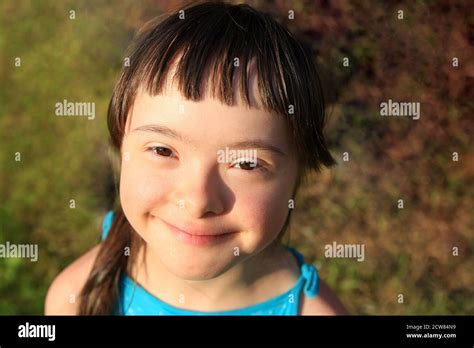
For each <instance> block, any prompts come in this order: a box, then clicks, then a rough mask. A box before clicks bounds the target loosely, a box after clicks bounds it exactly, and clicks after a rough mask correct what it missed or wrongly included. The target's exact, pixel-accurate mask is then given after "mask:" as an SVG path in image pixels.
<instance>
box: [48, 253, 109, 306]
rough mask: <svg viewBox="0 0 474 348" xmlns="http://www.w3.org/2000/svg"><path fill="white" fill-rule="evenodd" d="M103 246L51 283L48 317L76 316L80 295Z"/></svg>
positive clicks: (77, 260)
mask: <svg viewBox="0 0 474 348" xmlns="http://www.w3.org/2000/svg"><path fill="white" fill-rule="evenodd" d="M100 247H101V244H98V245H96V246H95V247H93V248H92V249H90V250H89V251H87V252H86V253H85V254H83V255H82V256H80V257H79V258H78V259H76V260H75V261H74V262H73V263H71V264H70V265H69V266H67V267H66V268H65V269H64V270H63V271H62V272H61V273H59V275H57V276H56V278H55V279H54V280H53V282H52V283H51V285H50V287H49V289H48V292H47V294H46V299H45V306H44V312H45V314H46V315H75V314H77V312H78V309H79V300H80V293H81V291H82V288H83V287H84V284H85V283H86V281H87V278H88V277H89V273H90V271H91V270H92V266H93V264H94V261H95V259H96V257H97V253H98V252H99V250H100Z"/></svg>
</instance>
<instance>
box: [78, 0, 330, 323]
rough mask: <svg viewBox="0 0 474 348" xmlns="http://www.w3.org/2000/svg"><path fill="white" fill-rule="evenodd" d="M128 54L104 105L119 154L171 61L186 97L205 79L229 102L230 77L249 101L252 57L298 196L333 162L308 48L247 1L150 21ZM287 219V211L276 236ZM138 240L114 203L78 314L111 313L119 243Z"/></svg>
mask: <svg viewBox="0 0 474 348" xmlns="http://www.w3.org/2000/svg"><path fill="white" fill-rule="evenodd" d="M183 17H184V18H183ZM127 57H128V58H129V61H130V65H129V66H124V68H123V70H122V73H121V76H120V78H119V80H118V82H117V83H116V85H115V88H114V91H113V95H112V98H111V100H110V104H109V110H108V128H109V132H110V136H111V143H112V146H113V148H114V150H115V151H116V153H118V154H120V149H121V146H122V139H123V136H124V132H125V124H126V120H127V115H128V113H129V111H130V110H131V107H132V105H133V102H134V100H135V97H136V95H137V91H138V89H139V88H144V89H145V90H146V91H147V92H148V93H150V94H151V95H158V94H160V93H162V92H163V87H164V83H165V82H166V80H167V78H168V76H167V73H168V69H169V67H170V63H171V62H172V61H173V60H174V59H175V58H177V57H179V59H178V60H177V68H176V73H175V74H174V76H173V77H172V78H173V79H175V80H176V81H177V82H178V89H179V91H180V92H181V94H182V95H183V96H184V97H185V98H186V99H188V100H193V101H198V100H200V99H201V98H202V95H203V93H204V92H205V91H203V85H204V82H209V87H208V88H209V90H210V92H211V94H212V96H213V97H217V98H218V99H219V100H220V101H222V102H223V103H225V104H228V105H233V104H234V102H235V101H234V87H233V81H234V77H238V84H237V88H238V92H239V95H240V97H241V98H242V100H243V101H244V102H245V103H246V104H247V105H248V106H250V98H249V83H248V81H249V76H248V75H249V69H248V68H249V67H250V64H251V62H255V67H256V72H257V81H258V90H259V94H260V98H261V101H262V104H263V107H264V108H265V109H266V110H268V111H269V112H273V113H275V114H277V115H279V116H281V117H284V120H285V122H286V124H287V127H288V129H289V130H290V132H291V135H292V137H293V140H294V142H295V145H296V149H297V153H298V162H299V171H298V172H299V174H298V179H297V182H296V184H295V189H294V191H295V192H294V193H295V194H296V192H297V189H298V187H299V186H300V183H301V182H302V181H304V179H305V178H306V174H307V172H308V171H309V170H315V171H319V170H320V168H321V166H322V165H324V166H327V167H329V166H331V165H333V164H335V161H334V159H333V157H332V156H331V154H330V153H329V151H328V149H327V146H326V142H325V140H324V136H323V128H324V124H325V103H324V97H323V89H322V86H321V82H320V79H319V76H318V72H317V70H316V66H315V63H314V58H313V55H312V52H311V50H310V49H309V47H308V46H307V45H305V44H303V43H302V42H301V41H300V40H298V39H296V38H295V37H294V35H293V34H292V33H290V32H289V31H288V30H287V29H286V28H285V27H284V26H282V25H280V24H279V23H278V22H277V21H276V20H274V19H273V18H272V17H271V16H270V15H268V14H265V13H262V12H259V11H256V10H255V9H253V8H252V7H250V6H248V5H244V4H242V5H231V4H225V3H221V2H206V3H201V4H198V5H193V6H191V7H188V8H184V9H183V10H181V11H178V12H176V13H174V14H172V15H170V16H168V17H167V18H166V19H164V20H163V21H156V20H155V21H152V22H150V23H149V24H147V25H146V26H145V27H144V29H142V30H141V31H140V32H139V33H138V35H137V37H136V38H135V40H134V41H133V43H132V45H131V47H130V48H129V51H128V55H127ZM235 58H238V59H239V66H238V67H236V66H235V65H234V62H235V60H234V59H235ZM291 108H293V110H294V113H291V112H290V111H291ZM290 217H291V209H290V212H289V213H288V216H287V219H286V222H285V225H284V228H283V229H282V231H281V232H280V234H279V238H278V239H280V238H281V236H282V235H283V234H284V232H285V231H286V229H287V227H288V225H289V222H290ZM142 246H143V241H142V240H141V238H140V237H139V236H138V234H137V233H136V232H135V231H133V229H132V227H131V226H130V224H129V222H128V221H127V219H126V217H125V216H124V213H123V211H122V209H121V208H120V207H118V208H116V209H115V217H114V221H113V224H112V226H111V229H110V232H109V234H108V236H107V238H106V239H105V241H104V242H103V245H102V247H101V249H100V251H99V253H98V256H97V258H96V261H95V263H94V266H93V269H92V271H91V274H90V275H89V278H88V280H87V282H86V284H85V286H84V288H83V290H82V293H81V303H80V309H79V314H112V312H113V309H114V305H115V303H116V300H117V296H118V291H119V280H120V275H121V274H122V272H127V271H129V270H130V269H131V264H132V261H131V258H129V257H128V256H126V255H125V253H124V249H125V248H126V247H130V248H131V250H130V255H132V256H133V255H136V251H137V250H138V249H139V248H140V247H142ZM134 262H135V261H134Z"/></svg>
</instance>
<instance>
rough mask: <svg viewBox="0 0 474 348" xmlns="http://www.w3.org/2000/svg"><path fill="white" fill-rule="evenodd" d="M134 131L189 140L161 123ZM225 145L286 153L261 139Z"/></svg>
mask: <svg viewBox="0 0 474 348" xmlns="http://www.w3.org/2000/svg"><path fill="white" fill-rule="evenodd" d="M135 131H142V132H154V133H160V134H162V135H164V136H167V137H169V138H174V139H177V140H179V141H181V142H186V143H190V142H191V141H190V140H189V139H186V138H184V137H183V136H182V135H180V134H179V133H178V132H176V131H175V130H173V129H171V128H169V127H166V126H163V125H158V124H147V125H144V126H140V127H137V128H135V129H134V130H133V132H135ZM227 146H228V147H233V148H241V149H257V150H262V151H268V152H272V153H274V154H277V155H279V156H286V153H285V152H284V151H283V150H282V149H280V148H279V147H277V146H274V145H272V144H269V143H267V142H265V141H262V140H245V141H238V142H235V143H232V144H228V145H227Z"/></svg>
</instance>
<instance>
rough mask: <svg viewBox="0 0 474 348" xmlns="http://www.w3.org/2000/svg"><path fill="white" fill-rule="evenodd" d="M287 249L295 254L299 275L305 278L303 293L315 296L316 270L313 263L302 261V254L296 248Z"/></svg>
mask: <svg viewBox="0 0 474 348" xmlns="http://www.w3.org/2000/svg"><path fill="white" fill-rule="evenodd" d="M288 249H289V250H290V251H291V252H292V253H293V255H295V257H296V259H297V260H298V264H299V265H300V270H301V276H302V277H303V278H304V279H305V285H304V293H305V294H306V296H308V297H310V298H313V297H315V296H316V295H317V294H318V293H319V276H318V270H317V269H316V267H314V265H312V264H309V263H304V256H303V255H302V254H301V253H300V252H299V251H298V250H296V249H294V248H292V247H288Z"/></svg>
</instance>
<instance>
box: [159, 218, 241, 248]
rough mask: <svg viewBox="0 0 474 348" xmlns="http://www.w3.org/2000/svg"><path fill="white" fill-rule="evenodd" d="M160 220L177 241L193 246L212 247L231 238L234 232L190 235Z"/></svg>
mask: <svg viewBox="0 0 474 348" xmlns="http://www.w3.org/2000/svg"><path fill="white" fill-rule="evenodd" d="M159 220H161V221H162V222H163V223H164V224H165V225H166V226H167V227H168V228H169V229H170V230H171V231H172V232H173V233H174V235H175V236H176V237H177V239H178V240H180V241H182V242H185V243H188V244H193V245H213V244H216V243H221V242H223V241H226V240H228V239H229V238H232V237H233V236H234V235H235V234H236V232H227V233H220V234H204V233H203V234H191V233H188V232H186V231H184V230H182V229H180V228H178V227H176V226H174V225H172V224H170V223H168V222H166V221H164V220H162V219H159Z"/></svg>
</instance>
